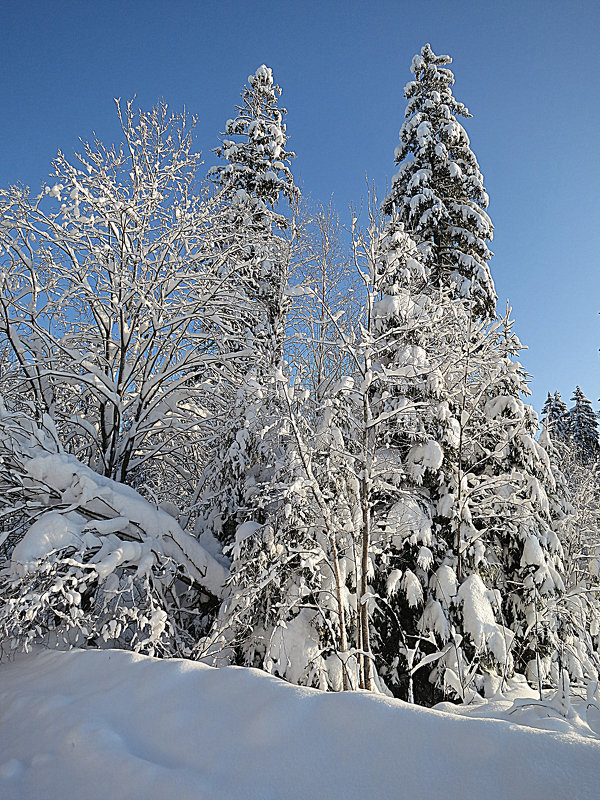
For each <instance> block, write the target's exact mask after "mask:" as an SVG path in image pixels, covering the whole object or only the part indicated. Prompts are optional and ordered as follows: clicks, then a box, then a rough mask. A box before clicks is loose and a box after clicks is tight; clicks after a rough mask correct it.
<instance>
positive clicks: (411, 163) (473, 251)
mask: <svg viewBox="0 0 600 800" xmlns="http://www.w3.org/2000/svg"><path fill="white" fill-rule="evenodd" d="M451 62H452V59H451V58H450V57H449V56H446V55H441V56H437V55H436V54H435V53H434V52H433V50H432V49H431V47H430V45H429V44H426V45H425V46H424V47H423V48H422V49H421V53H420V55H416V56H415V57H414V58H413V62H412V66H411V71H412V72H413V74H414V76H415V79H414V80H413V81H410V82H409V83H408V84H407V85H406V87H405V89H404V94H405V96H406V98H407V99H408V105H407V108H406V112H405V121H404V123H403V125H402V127H401V129H400V144H399V146H398V147H397V148H396V151H395V160H396V164H398V165H399V169H398V172H397V173H396V175H395V176H394V178H393V180H392V189H391V191H390V193H389V195H388V197H387V198H386V200H385V201H384V210H385V211H386V213H388V214H389V213H390V212H391V210H392V209H393V208H395V209H396V210H397V212H398V214H399V215H400V220H401V221H402V222H404V223H405V224H406V226H407V229H408V230H409V231H410V232H411V234H412V235H413V236H414V238H415V240H416V241H417V243H418V244H419V246H420V247H421V249H422V250H423V252H424V253H425V256H426V259H427V263H428V265H429V266H430V268H431V280H432V282H433V283H434V285H436V286H441V287H444V286H450V285H452V286H454V287H455V292H456V294H457V296H459V297H466V298H471V299H472V301H473V304H474V310H475V312H476V314H477V315H479V316H483V317H488V316H493V314H494V312H495V305H496V291H495V289H494V283H493V281H492V277H491V274H490V270H489V265H488V262H489V260H490V258H491V255H492V253H491V252H490V250H489V248H488V245H487V241H491V239H492V237H493V230H494V228H493V225H492V222H491V220H490V218H489V216H488V214H487V213H486V211H485V209H486V208H487V206H488V196H487V194H486V191H485V188H484V185H483V176H482V174H481V172H480V170H479V164H478V163H477V159H476V158H475V155H474V153H473V151H472V150H471V148H470V142H469V137H468V136H467V133H466V131H465V129H464V128H463V126H462V125H461V124H460V122H458V120H457V117H470V116H471V114H469V111H468V109H467V107H466V106H465V105H463V103H460V102H459V101H457V100H456V99H455V98H454V96H453V95H452V86H453V85H454V75H453V74H452V72H451V71H450V70H449V69H447V68H446V66H445V65H447V64H450V63H451Z"/></svg>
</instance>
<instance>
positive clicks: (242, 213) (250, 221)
mask: <svg viewBox="0 0 600 800" xmlns="http://www.w3.org/2000/svg"><path fill="white" fill-rule="evenodd" d="M280 95H281V88H280V87H279V86H277V84H275V83H274V82H273V71H272V70H271V69H270V67H267V66H265V65H264V64H262V65H261V66H260V67H259V68H258V69H257V70H256V72H255V73H254V74H253V75H249V76H248V84H247V86H245V87H244V89H243V91H242V104H241V105H240V106H237V116H236V117H235V119H230V120H228V121H227V124H226V125H225V133H224V134H223V136H227V137H229V136H234V137H236V138H235V139H228V138H227V139H223V141H222V143H221V145H220V146H219V147H217V148H216V150H215V152H216V153H217V155H218V156H219V157H220V158H222V159H223V160H224V161H225V162H226V163H225V164H224V165H223V164H219V165H218V166H216V167H212V169H211V171H210V174H211V176H212V177H213V179H214V180H215V182H216V183H217V184H218V185H219V186H220V187H221V189H222V190H223V191H224V192H225V194H226V195H227V197H228V198H229V199H230V202H231V210H232V214H233V215H234V217H235V218H236V219H238V221H239V222H241V223H242V224H243V225H244V226H245V227H248V226H250V227H259V228H260V227H263V226H265V224H272V223H273V222H276V223H277V224H278V225H280V226H283V227H285V226H286V219H285V217H284V216H281V215H276V214H274V213H273V210H274V208H275V207H276V205H277V203H278V202H279V196H280V195H281V194H282V195H283V196H284V197H285V198H286V199H287V200H288V201H289V202H293V201H294V200H295V199H296V198H297V197H298V195H299V191H298V189H297V187H296V186H295V185H294V179H293V177H292V173H291V170H290V162H291V161H292V159H293V158H294V157H295V154H294V153H293V152H291V151H287V150H286V149H285V146H286V143H287V138H288V137H287V134H286V126H285V123H284V121H283V119H284V116H285V114H286V110H285V108H279V106H278V98H279V97H280Z"/></svg>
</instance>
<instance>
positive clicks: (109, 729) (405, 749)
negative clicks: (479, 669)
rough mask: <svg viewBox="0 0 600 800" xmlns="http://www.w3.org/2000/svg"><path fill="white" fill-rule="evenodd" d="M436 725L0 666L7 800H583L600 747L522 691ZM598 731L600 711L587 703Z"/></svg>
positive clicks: (246, 678) (32, 660)
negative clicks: (324, 799)
mask: <svg viewBox="0 0 600 800" xmlns="http://www.w3.org/2000/svg"><path fill="white" fill-rule="evenodd" d="M510 689H511V690H510V691H505V693H504V695H497V696H496V697H495V698H493V699H492V700H490V701H480V702H478V703H476V704H473V705H469V706H452V705H451V704H444V705H443V706H440V710H432V709H426V708H422V707H418V706H413V705H408V704H406V703H404V702H401V701H399V700H393V699H391V698H388V697H383V696H381V695H368V694H366V693H364V692H352V693H344V694H342V693H323V692H319V691H318V690H315V689H305V688H300V687H295V686H291V685H289V684H286V683H284V682H283V681H281V680H279V679H277V678H274V677H272V676H269V675H266V674H264V673H260V672H258V671H256V670H250V669H246V668H241V667H226V668H222V669H215V668H212V667H207V666H204V665H201V664H197V663H193V662H187V661H183V660H164V661H161V660H158V659H154V658H150V657H145V656H140V655H136V654H133V653H129V652H125V651H117V650H103V651H81V650H79V651H77V650H75V651H70V652H56V651H54V652H38V653H35V654H32V655H29V656H27V657H20V658H19V659H18V660H17V661H16V662H13V663H5V664H1V665H0V796H1V797H2V798H3V800H38V798H42V797H43V798H48V800H59V799H60V800H62V798H66V797H79V798H85V800H106V798H111V800H120V799H123V800H125V798H127V800H137V798H140V800H141V798H144V800H159V799H160V800H163V799H164V798H175V797H176V798H178V800H208V799H210V800H311V798H321V797H327V798H332V800H335V799H336V798H344V800H358V798H360V799H361V800H364V798H365V797H369V798H371V797H372V798H376V797H380V798H384V797H389V798H395V799H396V798H397V799H398V800H404V798H416V797H421V798H442V797H443V798H444V800H459V799H460V800H463V798H466V797H475V798H480V797H485V798H486V800H508V799H509V798H510V800H520V799H521V798H522V799H523V800H524V799H525V798H528V799H529V798H531V799H532V800H533V798H536V800H537V799H538V798H540V799H541V798H548V799H549V798H552V800H563V799H565V800H566V798H568V799H569V800H579V799H581V800H583V799H584V798H592V797H596V796H597V787H598V775H599V771H600V768H599V766H598V765H599V764H600V740H599V739H598V737H597V735H596V734H595V732H594V731H593V730H592V728H591V727H590V725H589V724H588V723H587V722H586V721H585V717H586V712H585V701H583V702H582V703H580V704H579V705H575V706H574V711H572V708H571V707H570V706H569V714H568V715H567V716H561V714H560V713H559V711H558V709H559V707H560V705H559V703H558V702H557V700H556V699H552V698H551V697H550V698H545V700H544V702H543V703H540V702H539V701H537V700H536V697H535V694H534V693H533V692H532V691H531V690H530V689H529V688H528V687H527V686H526V684H524V683H521V684H519V683H518V682H517V681H515V682H513V684H512V686H511V687H510ZM587 715H588V717H589V721H590V723H594V722H595V721H597V703H596V702H595V697H592V698H591V702H589V703H588V712H587Z"/></svg>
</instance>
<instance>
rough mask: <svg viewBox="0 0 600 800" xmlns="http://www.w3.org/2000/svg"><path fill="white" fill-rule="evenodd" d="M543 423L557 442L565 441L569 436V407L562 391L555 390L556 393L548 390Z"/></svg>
mask: <svg viewBox="0 0 600 800" xmlns="http://www.w3.org/2000/svg"><path fill="white" fill-rule="evenodd" d="M542 423H543V425H544V427H545V428H546V430H548V431H550V432H551V434H552V439H553V440H554V441H555V442H565V441H567V439H568V438H569V409H568V408H567V404H566V403H565V402H564V400H563V399H562V397H561V396H560V392H554V395H551V394H550V392H548V397H547V398H546V402H545V403H544V407H543V408H542Z"/></svg>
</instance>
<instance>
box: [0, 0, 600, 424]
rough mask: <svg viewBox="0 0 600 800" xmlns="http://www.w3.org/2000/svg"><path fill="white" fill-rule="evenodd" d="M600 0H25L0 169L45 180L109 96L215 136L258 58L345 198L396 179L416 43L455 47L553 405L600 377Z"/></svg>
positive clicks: (14, 41) (12, 41)
mask: <svg viewBox="0 0 600 800" xmlns="http://www.w3.org/2000/svg"><path fill="white" fill-rule="evenodd" d="M599 31H600V3H598V2H597V0H596V1H595V2H594V0H586V1H585V2H577V0H570V2H566V0H563V1H562V2H557V1H556V0H546V2H529V1H528V0H521V2H513V0H509V1H508V2H502V1H500V2H491V0H479V2H467V1H466V0H455V1H454V2H441V0H420V1H417V0H414V1H413V2H408V1H407V0H396V2H390V1H388V2H377V0H372V2H351V0H346V2H334V1H333V0H321V2H314V1H313V0H308V2H307V1H304V2H301V1H300V0H296V2H285V1H280V2H260V0H255V1H254V2H250V0H247V2H233V0H221V2H212V1H210V2H209V0H206V1H205V2H200V0H198V1H197V2H193V1H192V0H171V2H157V0H129V2H128V1H127V0H121V1H120V2H111V1H105V2H102V1H101V0H97V2H88V0H78V2H75V1H74V0H72V1H70V2H61V0H56V1H55V2H27V0H22V2H16V0H6V2H4V3H3V4H2V18H1V26H0V67H1V69H0V97H1V101H0V136H1V137H2V139H1V141H2V148H1V151H0V152H1V157H0V185H7V184H8V183H13V182H16V181H22V182H24V183H27V184H29V185H31V186H32V187H34V188H37V187H38V186H39V184H40V183H41V182H42V181H43V180H44V179H45V177H46V176H47V174H48V169H49V164H50V161H51V159H52V157H53V156H54V155H55V153H56V151H57V149H58V148H61V149H62V150H64V151H65V152H66V153H71V152H72V151H73V150H74V149H75V148H76V146H77V138H78V137H82V138H84V139H85V138H89V137H90V136H91V133H92V131H96V133H97V134H98V135H99V137H100V138H101V139H103V140H114V139H115V138H116V136H117V127H116V124H115V116H114V104H113V97H122V98H123V99H126V98H129V97H131V96H132V95H134V94H136V95H137V99H138V102H139V105H141V106H143V107H149V106H151V105H152V104H153V103H154V102H155V101H156V100H157V99H159V98H160V99H164V100H165V101H166V102H168V103H169V105H170V106H172V107H173V108H174V109H175V110H181V108H182V106H184V105H185V106H186V108H187V109H188V110H190V111H191V112H194V113H197V114H199V116H200V123H199V126H198V138H199V147H200V148H201V149H202V150H203V151H204V152H206V153H207V155H210V154H209V151H210V149H211V148H212V147H214V146H215V144H216V143H217V135H218V132H219V131H220V130H222V128H223V124H224V122H225V120H226V119H227V118H228V117H230V116H231V115H232V113H233V111H232V109H233V106H234V105H235V103H236V102H237V100H238V98H239V91H240V89H241V87H242V85H243V83H244V82H245V80H246V78H247V76H248V74H249V73H250V72H253V71H254V70H255V69H256V67H257V66H259V65H260V64H261V63H263V62H264V63H266V64H267V65H268V66H271V67H272V68H273V70H274V74H275V78H276V80H277V81H278V83H279V84H280V85H281V86H282V87H283V90H284V93H283V100H282V102H283V103H284V105H286V106H287V108H288V112H289V113H288V118H287V122H288V133H289V135H290V146H291V147H292V148H293V149H294V150H295V151H296V153H297V159H296V162H295V165H294V172H295V175H296V178H297V181H298V182H299V184H300V185H301V187H302V188H303V190H304V191H305V192H306V193H310V194H311V195H312V196H313V197H314V198H315V199H319V200H324V201H326V200H327V199H328V198H329V196H330V195H331V194H333V195H334V202H335V203H336V205H337V207H338V210H339V211H340V213H341V214H342V216H344V215H345V214H346V209H347V207H348V204H349V203H351V202H354V203H359V202H360V198H361V196H362V195H363V194H364V186H365V184H364V180H365V174H368V175H369V177H370V178H371V179H374V180H375V181H376V183H377V185H378V186H379V187H380V192H381V193H382V192H383V191H384V189H385V184H386V181H389V179H390V178H391V176H392V174H393V172H394V165H393V151H394V147H395V146H396V142H397V136H398V129H399V127H400V125H401V122H402V117H403V113H404V106H405V103H404V98H403V95H402V89H403V86H404V84H405V83H406V82H407V81H408V80H409V78H410V73H409V67H410V61H411V58H412V56H413V54H414V53H415V52H417V51H418V50H419V49H420V47H421V46H422V44H424V43H425V42H431V45H432V47H433V49H434V50H435V51H436V52H444V53H449V54H450V55H451V56H452V57H453V59H454V65H453V69H454V72H455V75H456V86H455V94H456V96H457V98H458V99H460V100H462V101H463V102H464V103H466V104H467V106H468V107H469V108H470V110H471V112H472V113H473V114H474V119H472V120H469V121H468V122H467V130H468V133H469V135H470V138H471V143H472V146H473V149H474V151H475V153H476V154H477V157H478V158H479V162H480V165H481V168H482V171H483V173H484V176H485V179H486V186H487V189H488V193H489V194H490V198H491V204H490V213H491V216H492V219H493V221H494V224H495V226H496V237H495V240H494V243H493V249H494V251H495V253H496V256H495V258H494V259H493V260H492V273H493V275H494V279H495V281H496V286H497V289H498V294H499V295H500V298H501V303H502V304H503V303H505V302H506V298H507V297H509V298H510V301H511V305H512V307H513V313H514V315H515V317H516V320H517V327H516V330H517V332H518V334H519V336H520V338H521V340H522V342H523V343H524V344H526V345H528V346H529V350H528V351H527V352H526V353H525V354H524V356H523V362H524V364H525V366H526V367H527V369H528V370H529V372H531V373H532V375H533V383H532V389H533V390H534V397H533V400H534V404H535V405H536V407H537V408H538V409H539V408H540V407H541V404H542V403H543V401H544V398H545V394H546V391H547V390H548V389H550V390H552V391H554V390H555V389H558V390H559V391H561V392H562V394H563V396H565V397H566V398H569V397H570V396H571V393H572V390H573V388H574V387H575V385H576V384H577V383H579V384H580V385H581V387H582V388H583V390H584V392H585V393H586V394H587V395H588V397H590V399H592V401H593V402H594V406H595V407H596V408H597V407H598V403H597V400H598V397H600V361H599V355H598V347H600V317H599V316H598V312H599V311H600V281H599V270H598V268H599V266H600V263H599V253H600V214H599V212H598V206H599V197H600V192H599V187H600V158H599V152H598V151H599V147H600V136H599V131H600V88H599V86H600V84H599V83H598V77H597V74H598V57H599V56H600V47H599V45H598V32H599Z"/></svg>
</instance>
